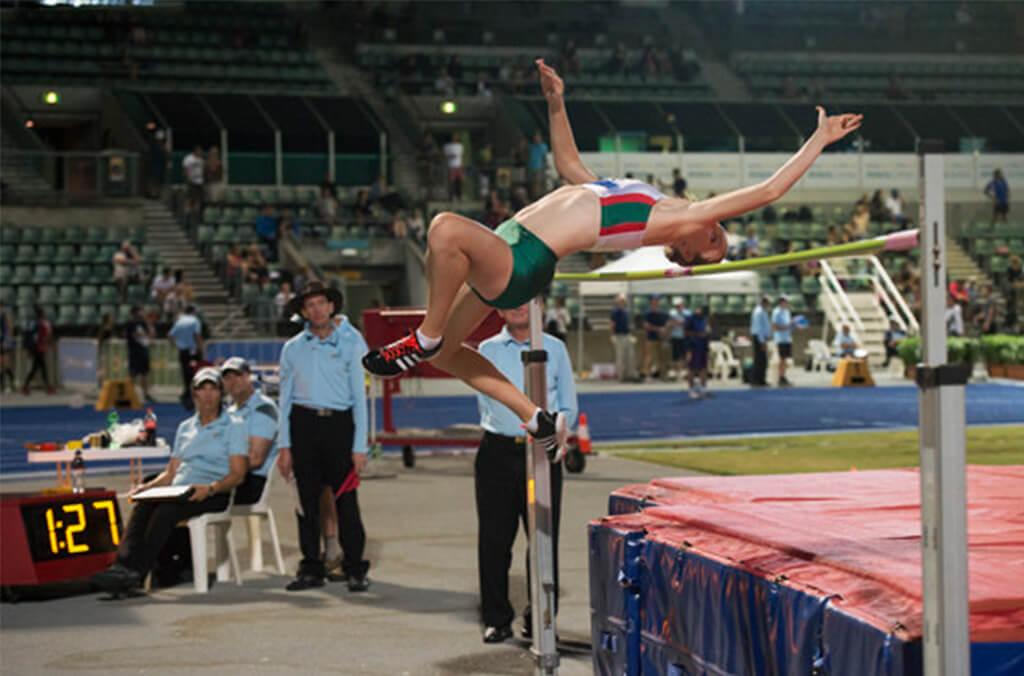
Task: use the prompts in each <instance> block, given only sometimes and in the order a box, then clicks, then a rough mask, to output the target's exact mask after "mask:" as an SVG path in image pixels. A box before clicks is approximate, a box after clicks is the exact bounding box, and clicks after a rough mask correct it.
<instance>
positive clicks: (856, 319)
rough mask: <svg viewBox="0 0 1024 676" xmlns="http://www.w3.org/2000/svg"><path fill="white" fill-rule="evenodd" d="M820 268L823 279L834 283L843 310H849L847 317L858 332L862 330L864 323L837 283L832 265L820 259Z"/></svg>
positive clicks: (844, 291) (837, 279)
mask: <svg viewBox="0 0 1024 676" xmlns="http://www.w3.org/2000/svg"><path fill="white" fill-rule="evenodd" d="M821 270H822V272H823V273H824V274H825V279H826V280H828V281H829V282H831V283H832V284H833V285H835V288H836V295H837V296H838V297H839V300H840V301H841V302H842V305H843V306H844V308H845V310H847V311H848V312H849V317H850V318H851V319H852V321H853V324H854V326H856V327H857V331H858V332H863V331H864V323H863V322H861V320H860V315H859V314H857V311H856V310H855V309H854V308H853V303H851V302H850V297H849V296H848V295H847V294H846V290H845V289H843V286H842V284H840V283H839V278H838V277H836V274H835V272H833V271H832V266H831V265H829V264H828V262H827V261H825V260H822V261H821Z"/></svg>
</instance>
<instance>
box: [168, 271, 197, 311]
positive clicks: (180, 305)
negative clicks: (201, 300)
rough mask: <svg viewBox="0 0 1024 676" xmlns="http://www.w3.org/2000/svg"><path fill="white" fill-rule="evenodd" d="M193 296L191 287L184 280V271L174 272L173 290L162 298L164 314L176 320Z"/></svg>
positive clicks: (190, 302) (189, 303)
mask: <svg viewBox="0 0 1024 676" xmlns="http://www.w3.org/2000/svg"><path fill="white" fill-rule="evenodd" d="M194 295H195V294H194V292H193V290H192V285H191V284H189V283H188V281H187V280H186V279H185V271H184V270H180V269H179V270H175V271H174V290H173V291H171V292H170V293H168V294H167V296H166V297H165V298H164V314H165V315H167V316H168V317H171V318H177V316H178V315H179V314H180V313H181V312H182V311H183V310H184V309H185V306H186V305H191V304H192V300H193V298H194Z"/></svg>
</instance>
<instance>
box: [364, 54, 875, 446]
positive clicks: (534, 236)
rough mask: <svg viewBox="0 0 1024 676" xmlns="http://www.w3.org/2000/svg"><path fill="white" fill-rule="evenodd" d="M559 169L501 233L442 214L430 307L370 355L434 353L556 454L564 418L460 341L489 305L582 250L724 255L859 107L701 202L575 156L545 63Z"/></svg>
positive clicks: (857, 118) (401, 358)
mask: <svg viewBox="0 0 1024 676" xmlns="http://www.w3.org/2000/svg"><path fill="white" fill-rule="evenodd" d="M536 64H537V71H538V75H539V77H540V84H541V90H542V91H543V93H544V97H545V98H546V99H547V103H548V120H549V125H550V133H551V147H552V152H553V154H554V162H555V169H556V170H557V171H558V174H559V176H561V177H562V179H563V180H564V181H565V182H566V183H568V185H565V186H563V187H560V188H558V189H557V190H554V191H553V192H551V193H549V194H548V195H545V196H544V197H542V198H541V199H539V200H537V201H536V202H534V203H533V204H530V205H527V206H526V207H524V208H523V209H520V210H519V211H518V212H517V213H516V214H515V215H514V216H513V217H512V218H510V219H509V220H507V221H505V222H504V223H502V224H501V225H499V226H498V227H497V229H495V230H493V231H492V230H490V229H488V228H487V227H485V226H484V225H482V224H480V223H477V222H476V221H474V220H471V219H469V218H466V217H464V216H460V215H458V214H455V213H452V212H447V211H445V212H441V213H439V214H438V215H437V216H435V217H434V219H433V220H432V221H431V224H430V229H429V231H428V233H427V282H428V284H429V291H428V298H427V310H426V316H425V317H424V318H423V322H422V323H421V324H420V327H419V329H417V330H416V331H415V332H411V333H410V334H409V335H408V336H406V337H405V338H402V339H400V340H397V341H395V342H393V343H391V344H390V345H386V346H384V347H381V348H379V349H376V350H372V351H370V352H368V353H367V354H366V356H365V357H363V365H364V366H365V367H366V370H367V371H369V372H370V373H372V374H374V375H377V376H380V377H384V378H392V377H395V376H398V375H401V374H402V372H404V371H406V370H408V369H410V368H412V367H414V366H416V364H418V363H420V362H422V361H432V362H433V363H434V364H435V365H436V366H437V367H438V368H441V369H444V370H445V371H448V372H449V373H451V374H452V375H453V376H455V377H457V378H459V379H461V380H462V381H464V382H465V383H467V384H468V385H469V386H470V387H472V388H473V389H475V390H477V391H478V392H481V393H482V394H484V395H486V396H488V397H492V398H494V399H497V400H498V401H500V402H501V403H503V404H505V405H506V406H507V407H508V408H509V409H510V410H511V411H512V412H513V413H515V414H516V415H517V416H518V417H519V419H520V420H522V421H523V423H524V427H525V428H526V429H527V430H528V431H529V432H530V433H531V434H532V435H533V436H534V438H535V440H536V441H538V442H539V443H541V444H542V445H543V446H544V447H545V448H546V449H547V451H548V453H549V454H550V455H551V456H552V458H553V459H556V458H557V457H559V455H560V451H561V448H562V447H563V445H564V443H563V442H564V438H565V421H564V420H563V419H562V418H561V414H555V413H552V412H549V411H542V410H540V409H539V408H538V407H537V406H536V405H535V404H534V403H533V402H531V401H530V399H529V398H528V397H527V396H526V394H524V393H523V392H522V391H520V390H519V389H518V388H516V387H515V386H514V385H513V384H512V383H510V382H509V381H508V380H507V379H506V378H505V377H504V376H503V375H502V374H501V373H500V372H499V371H498V370H497V369H496V368H495V367H494V366H493V365H492V364H491V363H490V362H489V361H487V359H485V358H484V357H482V356H481V355H480V354H479V353H478V352H476V351H475V350H473V349H472V348H469V347H467V346H465V345H463V341H464V340H466V338H467V337H468V336H469V335H470V333H472V331H473V329H475V328H476V326H477V325H478V324H479V323H480V322H481V321H483V319H484V318H485V317H486V316H487V315H488V313H490V312H491V309H492V308H501V309H508V308H514V307H519V306H520V305H522V304H523V303H526V302H528V301H529V300H530V299H532V298H533V297H535V296H536V295H537V294H538V293H540V292H541V290H543V289H544V288H546V287H547V286H548V284H550V282H551V280H552V278H553V276H554V274H555V266H556V265H557V263H558V261H559V259H561V258H563V257H564V256H568V255H570V254H573V253H576V252H578V251H602V250H603V251H621V250H628V249H635V248H637V247H641V246H651V245H664V246H665V248H666V255H667V256H668V258H669V259H670V260H672V261H673V262H675V263H678V264H680V265H695V264H701V263H705V264H707V263H717V262H718V261H720V260H722V258H723V257H724V256H725V252H726V246H727V244H726V237H725V229H724V228H723V227H722V226H721V223H720V221H723V220H726V219H729V218H733V217H736V216H739V215H741V214H745V213H747V212H749V211H752V210H754V209H759V208H761V207H764V206H766V205H768V204H771V203H772V202H774V201H776V200H778V199H779V198H781V197H782V196H783V195H785V194H786V192H788V191H789V189H790V188H792V187H793V185H794V184H795V183H796V182H797V181H798V180H800V178H801V177H802V176H803V175H804V174H805V173H807V171H808V169H810V168H811V165H813V164H814V161H815V160H816V159H817V158H818V156H819V155H820V154H821V153H822V151H823V150H824V149H825V148H826V147H827V146H829V145H830V144H832V143H834V142H836V141H838V140H840V139H842V138H843V137H845V136H846V135H847V134H850V133H851V132H853V131H856V130H857V129H858V128H859V127H860V125H861V121H862V120H863V115H858V114H842V115H831V116H830V115H826V113H825V109H824V108H822V107H821V106H818V107H817V111H818V127H817V129H816V130H815V131H814V133H813V134H812V135H811V137H810V138H809V139H808V140H807V142H806V143H804V145H803V147H801V148H800V150H798V151H797V152H796V153H795V154H794V155H793V156H792V157H791V158H789V160H787V161H786V163H785V164H784V165H782V166H781V167H780V168H779V169H778V170H777V171H776V172H775V173H774V174H773V175H772V176H771V177H770V178H768V179H766V180H764V181H762V182H761V183H758V184H757V185H753V186H749V187H746V188H740V189H739V190H734V191H731V192H728V193H724V194H721V195H718V196H715V197H711V198H708V199H706V200H701V201H692V200H688V199H684V198H678V197H669V196H667V195H664V194H662V193H661V192H660V191H658V190H657V189H656V188H654V187H652V186H650V185H647V184H646V183H643V182H641V181H635V180H632V179H603V180H599V179H598V178H597V177H596V176H595V175H594V174H593V173H591V171H590V170H589V169H587V167H586V166H585V165H584V164H583V161H582V159H581V158H580V154H579V151H578V150H577V148H576V141H575V140H574V138H573V133H572V127H571V126H570V124H569V118H568V115H567V113H566V110H565V101H564V99H563V94H564V92H565V84H564V83H563V82H562V79H561V78H560V77H559V76H558V74H557V73H556V72H555V70H554V69H553V68H551V67H550V66H548V65H547V64H545V63H544V60H543V59H538V60H537V62H536Z"/></svg>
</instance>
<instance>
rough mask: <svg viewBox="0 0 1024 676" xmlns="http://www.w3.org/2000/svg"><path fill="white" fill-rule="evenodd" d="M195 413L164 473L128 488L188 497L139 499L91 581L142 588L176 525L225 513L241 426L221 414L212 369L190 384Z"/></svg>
mask: <svg viewBox="0 0 1024 676" xmlns="http://www.w3.org/2000/svg"><path fill="white" fill-rule="evenodd" d="M191 389H192V396H193V397H194V399H195V409H196V414H195V415H193V416H192V417H191V418H188V419H186V420H185V421H184V422H182V423H181V424H180V425H178V432H177V434H175V436H174V450H173V451H172V452H171V458H170V460H168V461H167V466H166V467H165V468H164V471H162V472H160V474H158V475H157V476H156V477H154V478H152V479H150V480H149V481H147V482H146V483H144V484H142V485H140V486H137V487H136V488H134V489H132V491H131V495H137V494H138V493H140V492H143V491H145V490H147V489H149V488H155V487H158V486H168V485H172V486H190V487H191V491H190V494H189V496H188V498H187V499H182V500H172V501H162V502H155V501H148V500H141V499H140V500H138V501H136V503H135V507H134V508H133V509H132V514H131V517H130V518H129V519H128V526H127V528H125V531H124V533H123V536H122V538H121V543H120V545H119V546H118V551H117V560H116V562H115V563H114V564H113V565H112V566H110V568H108V569H107V570H104V571H102V572H101V573H98V574H97V575H95V576H94V577H93V582H94V583H95V584H97V585H98V586H99V587H100V588H102V589H104V590H106V591H110V592H124V591H128V590H131V589H133V588H135V587H138V586H141V584H142V580H143V579H145V577H146V574H147V573H148V572H149V571H150V569H151V568H152V567H153V564H154V563H155V561H156V559H157V556H158V555H159V554H160V550H161V549H163V547H164V545H165V544H166V543H167V539H168V538H169V537H170V536H171V533H172V532H173V531H174V528H175V526H177V524H178V523H179V522H181V521H185V520H188V519H191V518H192V517H194V516H198V515H200V514H203V513H207V512H222V511H224V510H225V509H227V506H228V500H229V497H230V495H231V491H232V490H234V489H235V488H236V487H237V486H238V485H239V484H240V483H241V482H242V479H243V478H244V477H245V471H246V467H247V466H248V457H247V450H248V448H247V444H246V436H245V423H243V422H242V420H241V419H239V418H236V417H235V416H232V415H231V414H229V413H228V412H227V411H225V410H224V406H223V401H224V387H223V383H222V380H221V377H220V373H219V372H218V371H217V369H214V368H209V367H208V368H204V369H200V370H199V371H198V372H197V373H196V375H195V377H194V378H193V379H192V382H191Z"/></svg>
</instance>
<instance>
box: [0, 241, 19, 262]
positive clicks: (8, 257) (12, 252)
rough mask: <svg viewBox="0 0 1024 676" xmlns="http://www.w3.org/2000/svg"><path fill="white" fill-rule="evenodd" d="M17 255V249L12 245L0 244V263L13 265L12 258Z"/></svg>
mask: <svg viewBox="0 0 1024 676" xmlns="http://www.w3.org/2000/svg"><path fill="white" fill-rule="evenodd" d="M17 254H18V247H17V246H15V245H14V244H0V261H3V262H4V263H13V262H14V257H15V256H17Z"/></svg>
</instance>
